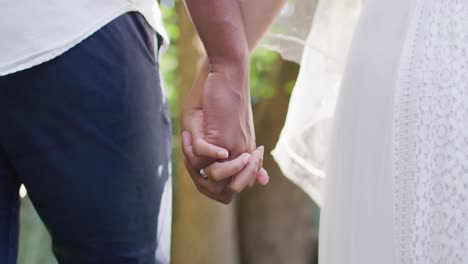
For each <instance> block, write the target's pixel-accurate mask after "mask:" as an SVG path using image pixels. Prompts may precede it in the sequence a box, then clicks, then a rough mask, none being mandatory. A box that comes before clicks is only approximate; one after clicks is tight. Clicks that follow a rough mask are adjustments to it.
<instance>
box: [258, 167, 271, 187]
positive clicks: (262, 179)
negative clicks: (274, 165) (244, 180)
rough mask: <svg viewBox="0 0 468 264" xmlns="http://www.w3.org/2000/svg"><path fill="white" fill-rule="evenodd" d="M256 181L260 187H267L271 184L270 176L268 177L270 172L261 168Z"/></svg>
mask: <svg viewBox="0 0 468 264" xmlns="http://www.w3.org/2000/svg"><path fill="white" fill-rule="evenodd" d="M255 180H256V182H257V183H259V184H260V185H267V184H268V182H270V175H268V172H267V171H266V170H265V169H264V168H261V169H260V171H259V172H258V173H257V177H256V178H255Z"/></svg>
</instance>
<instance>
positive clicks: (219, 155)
mask: <svg viewBox="0 0 468 264" xmlns="http://www.w3.org/2000/svg"><path fill="white" fill-rule="evenodd" d="M193 152H194V153H195V154H196V155H197V156H204V157H209V158H214V159H227V158H228V157H229V152H228V151H227V150H226V149H224V148H221V147H218V146H215V145H213V144H210V143H208V142H207V141H206V140H205V139H204V138H202V137H200V136H198V135H197V136H196V137H194V144H193Z"/></svg>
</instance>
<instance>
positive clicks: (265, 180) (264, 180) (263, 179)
mask: <svg viewBox="0 0 468 264" xmlns="http://www.w3.org/2000/svg"><path fill="white" fill-rule="evenodd" d="M259 181H260V183H261V184H262V185H267V184H268V182H269V181H270V177H268V176H267V175H262V176H261V177H260V179H259Z"/></svg>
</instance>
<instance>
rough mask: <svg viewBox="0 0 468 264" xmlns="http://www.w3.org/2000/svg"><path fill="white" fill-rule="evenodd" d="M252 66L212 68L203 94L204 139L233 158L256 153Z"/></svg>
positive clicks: (213, 66)
mask: <svg viewBox="0 0 468 264" xmlns="http://www.w3.org/2000/svg"><path fill="white" fill-rule="evenodd" d="M248 65H249V64H248V62H247V63H244V65H240V66H239V65H234V66H232V65H211V66H210V72H209V74H208V77H207V79H206V82H205V88H204V90H203V97H202V108H203V112H204V132H205V135H204V137H205V139H206V141H207V142H208V143H211V144H213V145H216V146H220V147H222V148H224V149H226V150H228V151H229V156H230V157H232V158H235V157H238V156H239V155H241V154H242V153H244V152H247V153H251V152H252V151H253V150H254V149H255V132H254V126H253V117H252V108H251V105H250V89H249V77H248V75H249V66H248Z"/></svg>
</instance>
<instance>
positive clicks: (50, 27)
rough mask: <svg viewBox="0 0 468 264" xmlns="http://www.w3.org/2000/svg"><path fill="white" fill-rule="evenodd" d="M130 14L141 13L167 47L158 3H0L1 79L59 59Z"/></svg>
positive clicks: (51, 0) (124, 0)
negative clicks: (119, 18) (63, 54)
mask: <svg viewBox="0 0 468 264" xmlns="http://www.w3.org/2000/svg"><path fill="white" fill-rule="evenodd" d="M129 11H138V12H141V13H142V14H143V15H144V16H145V18H146V20H147V21H148V23H149V24H150V25H151V26H152V27H153V28H154V29H155V30H156V31H157V32H158V33H159V34H160V35H161V36H162V37H163V38H164V45H163V48H165V47H166V46H167V44H168V37H167V34H166V32H165V30H164V27H163V24H162V20H161V13H160V10H159V6H158V3H157V1H156V0H76V1H63V0H41V1H39V0H21V1H10V0H0V14H1V15H0V76H1V75H6V74H9V73H13V72H16V71H20V70H24V69H27V68H30V67H32V66H35V65H38V64H40V63H42V62H45V61H48V60H51V59H53V58H55V57H57V56H58V55H60V54H62V53H64V52H65V51H67V50H68V49H70V48H72V47H73V46H75V45H76V44H78V43H79V42H81V41H82V40H84V39H85V38H87V37H88V36H90V35H91V34H93V33H94V32H96V31H97V30H98V29H99V28H101V27H102V26H104V25H106V24H107V23H109V22H110V21H112V20H113V19H115V18H116V17H118V16H120V15H122V14H124V13H126V12H129Z"/></svg>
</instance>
